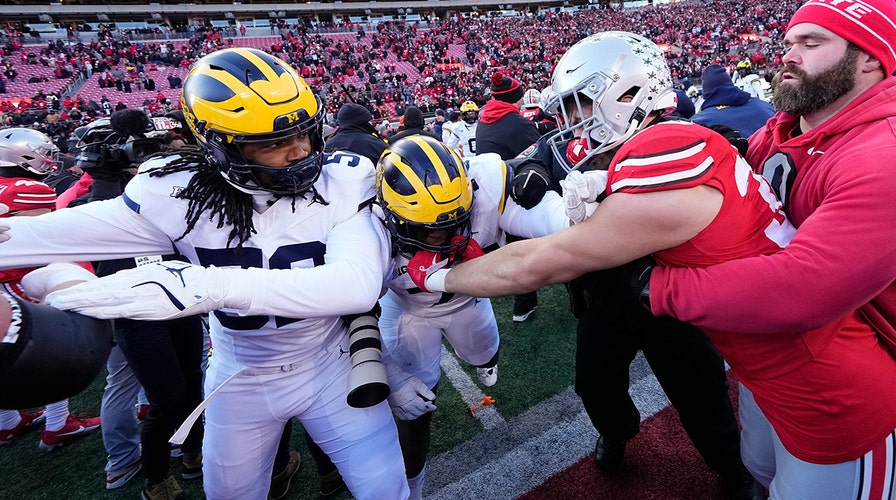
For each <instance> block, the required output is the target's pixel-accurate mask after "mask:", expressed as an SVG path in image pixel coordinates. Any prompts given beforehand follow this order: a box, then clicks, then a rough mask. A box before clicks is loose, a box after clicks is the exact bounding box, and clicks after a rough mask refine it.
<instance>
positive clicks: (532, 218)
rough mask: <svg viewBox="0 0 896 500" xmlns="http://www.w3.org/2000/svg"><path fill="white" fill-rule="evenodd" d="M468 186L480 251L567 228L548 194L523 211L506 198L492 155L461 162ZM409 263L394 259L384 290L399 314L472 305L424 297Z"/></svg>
mask: <svg viewBox="0 0 896 500" xmlns="http://www.w3.org/2000/svg"><path fill="white" fill-rule="evenodd" d="M464 165H465V166H466V171H467V176H468V177H469V178H470V179H471V181H472V184H473V208H472V211H471V215H470V222H471V225H472V233H473V236H472V237H473V239H474V240H476V242H477V243H479V245H480V246H481V247H482V248H487V247H490V246H494V245H496V244H497V245H504V244H505V236H506V234H505V232H509V233H510V234H515V235H519V236H523V237H526V238H537V237H540V236H546V235H548V234H551V233H555V232H557V231H560V230H562V229H565V228H567V227H568V226H569V218H568V217H567V216H566V212H565V207H564V204H563V199H562V198H561V197H560V195H558V194H557V193H555V192H553V191H549V192H548V193H547V194H545V197H544V198H543V199H542V201H541V203H539V204H538V205H536V206H535V207H533V208H531V209H529V210H526V209H524V208H523V207H521V206H519V205H517V204H516V202H514V201H513V200H512V199H511V198H510V180H511V179H512V177H513V172H512V171H511V170H510V168H509V167H507V165H506V164H505V163H504V161H503V160H501V157H500V156H498V154H496V153H486V154H483V155H479V156H477V157H476V158H472V159H469V160H465V161H464ZM407 266H408V258H407V257H404V256H402V255H400V254H399V255H398V256H396V257H395V258H394V259H393V265H392V272H391V275H390V276H389V277H387V280H386V287H387V288H389V289H390V290H392V291H393V292H394V297H395V302H396V303H398V305H399V306H400V307H401V309H402V310H404V311H406V312H408V313H410V314H413V315H415V316H420V317H440V316H445V315H447V314H451V313H452V312H454V311H457V310H459V309H461V308H463V307H464V305H465V304H466V303H467V302H469V301H471V300H473V297H470V296H467V295H456V294H453V293H447V292H446V293H438V292H436V293H428V292H423V291H422V290H420V288H419V287H418V286H417V285H415V284H414V282H413V281H412V280H411V278H410V276H408V274H407Z"/></svg>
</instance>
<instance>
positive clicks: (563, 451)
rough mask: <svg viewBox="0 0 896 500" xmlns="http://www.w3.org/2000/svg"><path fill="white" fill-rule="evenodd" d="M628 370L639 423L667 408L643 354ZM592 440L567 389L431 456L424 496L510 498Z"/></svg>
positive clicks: (589, 447)
mask: <svg viewBox="0 0 896 500" xmlns="http://www.w3.org/2000/svg"><path fill="white" fill-rule="evenodd" d="M443 359H445V356H443ZM631 371H632V382H633V383H632V387H631V390H630V392H631V394H632V399H633V400H634V401H635V404H636V405H637V406H638V410H639V411H640V412H641V419H642V420H643V419H646V418H649V417H650V416H652V415H654V414H655V413H657V412H658V411H660V410H662V409H663V408H665V407H667V406H668V405H669V400H668V399H667V398H666V396H665V394H664V393H663V391H662V388H660V386H659V383H658V382H657V380H656V377H654V376H653V373H652V372H650V370H649V367H647V364H646V362H645V361H644V359H643V357H642V356H641V355H639V356H638V358H636V362H635V363H633V365H632V370H631ZM467 380H469V377H467ZM596 439H597V432H596V431H595V430H594V427H592V426H591V422H590V420H588V415H587V414H586V413H585V410H584V408H583V407H582V403H581V401H580V400H579V397H578V396H577V395H576V394H575V392H574V391H573V389H572V388H571V387H570V388H569V389H567V390H565V391H563V392H562V393H560V394H558V395H557V396H555V397H553V398H551V399H549V400H547V401H543V402H542V403H539V404H538V405H536V406H534V407H532V408H531V409H530V410H528V411H527V412H525V413H523V414H522V415H519V416H518V417H516V418H513V419H511V420H510V421H508V422H505V423H504V424H503V425H499V426H497V427H494V428H491V429H490V430H486V431H485V432H484V433H483V434H481V435H479V436H477V437H476V439H474V440H472V441H469V442H466V443H463V444H461V445H459V446H457V447H455V448H454V449H452V450H450V451H448V452H446V453H443V454H441V455H439V456H437V457H434V458H433V459H432V460H430V461H429V462H428V464H427V467H426V486H425V495H424V496H425V497H426V498H427V499H432V500H463V499H471V500H472V499H481V498H490V499H499V500H500V499H508V500H510V499H514V498H517V497H519V496H521V495H523V494H525V493H527V492H529V491H530V490H532V489H533V488H535V487H536V486H538V485H540V484H541V483H543V482H544V481H545V480H547V479H548V478H550V477H551V476H553V475H554V474H556V473H558V472H560V471H563V470H565V469H567V468H569V467H570V466H571V465H573V464H574V463H576V462H578V461H579V460H581V459H582V457H585V456H587V455H588V454H589V453H591V452H592V451H593V449H594V442H595V441H596Z"/></svg>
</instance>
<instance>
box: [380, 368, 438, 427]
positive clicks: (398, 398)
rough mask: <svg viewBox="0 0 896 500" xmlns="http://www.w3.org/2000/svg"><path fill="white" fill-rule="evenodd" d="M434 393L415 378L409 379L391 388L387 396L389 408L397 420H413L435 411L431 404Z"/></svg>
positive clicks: (434, 397)
mask: <svg viewBox="0 0 896 500" xmlns="http://www.w3.org/2000/svg"><path fill="white" fill-rule="evenodd" d="M435 399H436V395H435V393H433V392H432V391H431V390H429V387H427V386H426V384H424V383H423V381H422V380H420V379H419V378H417V377H413V376H412V377H410V378H408V379H406V380H405V381H404V382H402V383H401V385H399V386H398V387H395V388H393V390H392V394H390V395H389V406H391V407H392V413H394V414H395V417H396V418H398V419H399V420H414V419H416V418H417V417H419V416H421V415H423V414H426V413H429V412H431V411H435V410H436V405H434V404H433V403H432V402H433V400H435Z"/></svg>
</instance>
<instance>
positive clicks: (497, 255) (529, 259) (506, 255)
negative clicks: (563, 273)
mask: <svg viewBox="0 0 896 500" xmlns="http://www.w3.org/2000/svg"><path fill="white" fill-rule="evenodd" d="M539 243H540V242H539V240H524V241H518V242H515V243H511V244H509V245H507V246H505V247H503V248H501V249H498V250H496V251H494V252H490V253H488V254H486V255H484V256H482V257H479V258H477V259H473V260H471V261H469V262H464V263H462V264H460V265H459V266H457V267H455V268H452V269H451V270H450V271H449V272H448V273H447V274H446V275H445V290H446V291H447V292H451V293H463V294H466V295H471V296H474V297H503V296H507V295H515V294H519V293H524V292H531V291H533V290H537V289H539V288H541V287H542V286H545V285H547V284H550V283H549V282H550V276H549V275H548V274H545V273H542V272H540V270H541V269H543V268H542V267H539V266H538V265H537V262H536V261H535V258H537V257H536V256H537V253H538V252H537V248H538V247H540V246H541V245H540V244H539Z"/></svg>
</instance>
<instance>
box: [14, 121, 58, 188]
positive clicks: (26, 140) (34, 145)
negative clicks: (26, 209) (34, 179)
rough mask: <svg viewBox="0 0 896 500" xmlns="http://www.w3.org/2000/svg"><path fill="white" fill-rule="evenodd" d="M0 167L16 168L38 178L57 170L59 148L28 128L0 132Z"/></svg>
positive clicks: (45, 137)
mask: <svg viewBox="0 0 896 500" xmlns="http://www.w3.org/2000/svg"><path fill="white" fill-rule="evenodd" d="M0 166H5V167H11V166H16V167H20V168H23V169H25V170H27V171H28V172H31V173H32V174H34V175H36V176H38V177H41V178H42V177H46V176H48V175H50V174H51V173H53V172H55V171H56V170H57V169H58V168H59V148H57V147H56V145H55V144H53V141H52V140H51V139H50V138H49V137H47V135H46V134H44V133H43V132H39V131H37V130H33V129H30V128H18V127H17V128H7V129H3V130H0Z"/></svg>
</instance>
